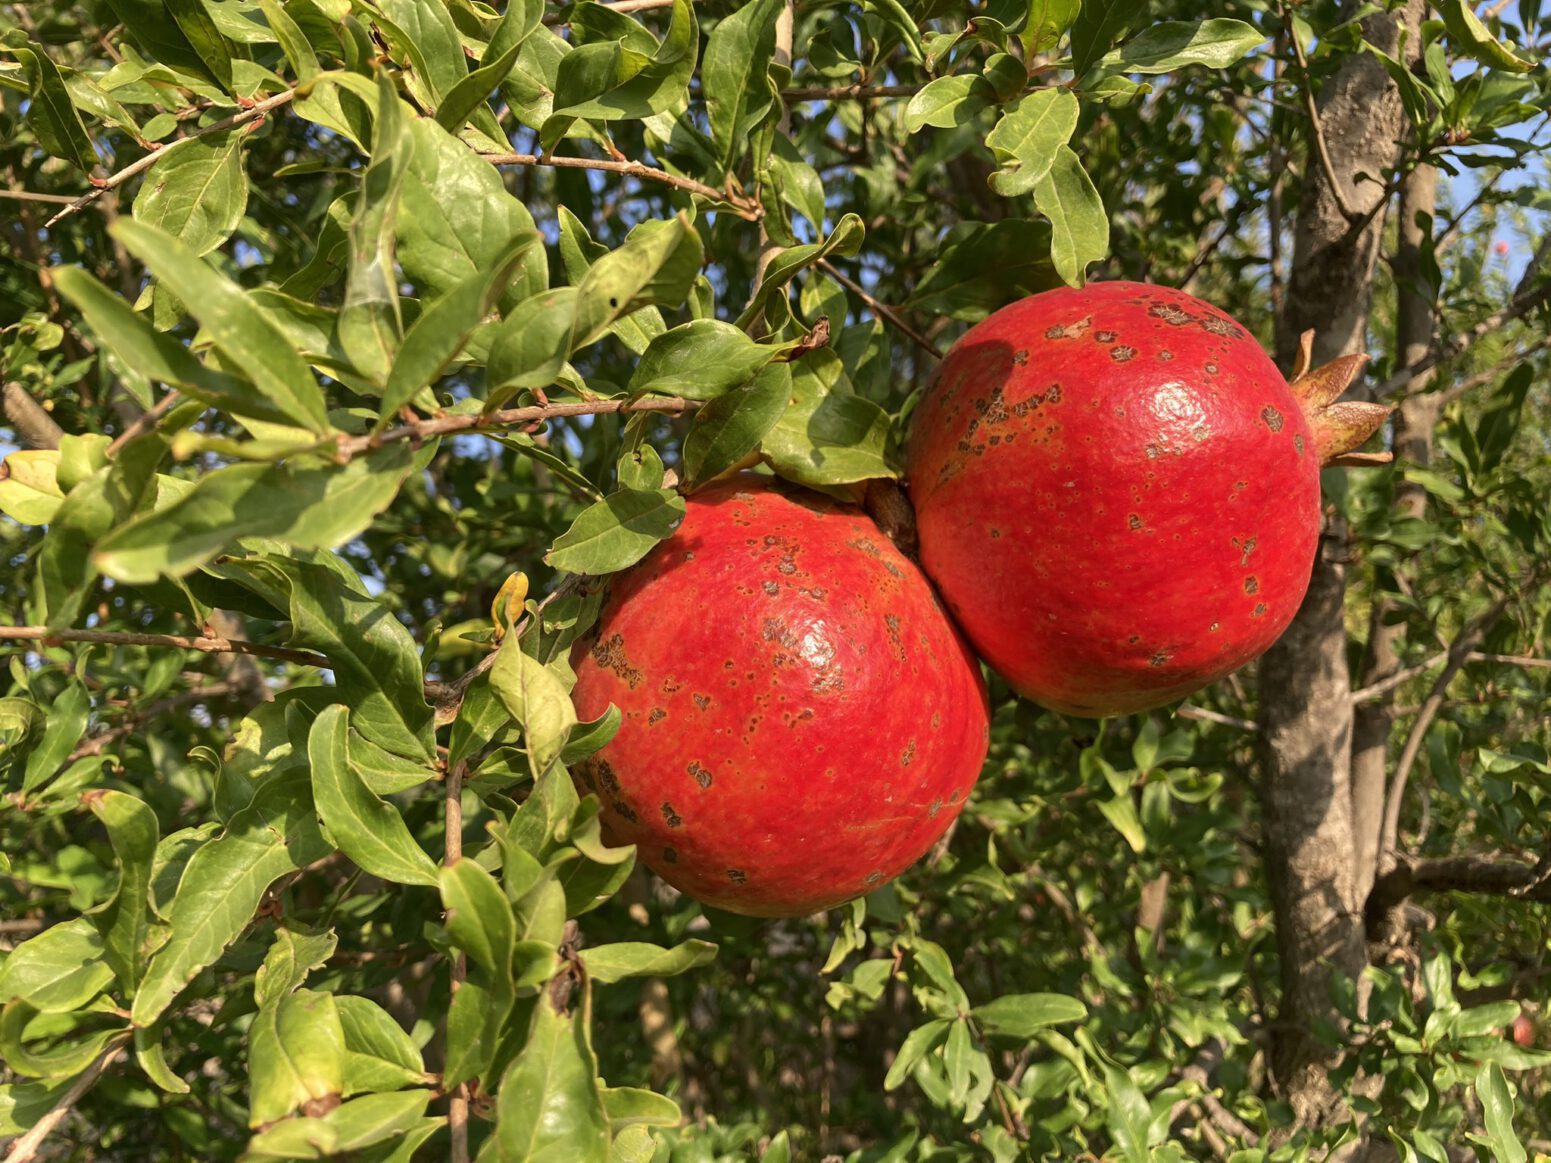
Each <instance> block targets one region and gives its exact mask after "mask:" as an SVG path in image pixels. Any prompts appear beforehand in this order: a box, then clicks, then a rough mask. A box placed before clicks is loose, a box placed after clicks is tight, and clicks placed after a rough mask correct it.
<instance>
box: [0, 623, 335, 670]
mask: <svg viewBox="0 0 1551 1163" xmlns="http://www.w3.org/2000/svg"><path fill="white" fill-rule="evenodd" d="M0 641H12V642H43V643H46V644H49V645H52V644H55V643H59V642H97V643H101V644H104V645H107V646H168V647H174V648H177V649H180V650H199V651H203V652H204V653H205V654H252V655H256V656H258V657H259V658H274V659H278V660H279V661H281V662H295V663H299V664H300V665H302V666H319V667H323V668H325V669H328V668H331V667H332V666H333V665H334V664H333V663H332V662H330V661H329V660H328V659H327V658H325V657H324V656H323V655H321V654H314V653H313V652H312V651H310V650H289V649H287V648H286V647H284V646H265V645H264V644H263V643H260V642H244V641H242V640H241V639H233V638H214V637H208V636H205V635H197V636H189V635H184V634H134V633H127V632H124V631H120V630H51V629H50V628H49V627H47V626H0Z"/></svg>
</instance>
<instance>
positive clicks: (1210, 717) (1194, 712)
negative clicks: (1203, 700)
mask: <svg viewBox="0 0 1551 1163" xmlns="http://www.w3.org/2000/svg"><path fill="white" fill-rule="evenodd" d="M1174 713H1175V714H1176V715H1178V716H1179V717H1180V718H1181V719H1200V720H1201V721H1203V722H1206V723H1221V724H1222V725H1223V726H1224V727H1237V728H1238V729H1239V730H1240V731H1254V730H1255V723H1254V720H1253V719H1236V718H1234V717H1233V716H1232V715H1224V714H1223V713H1222V712H1221V711H1209V710H1207V709H1206V708H1205V707H1192V706H1188V705H1187V706H1183V707H1179V708H1177V709H1176V710H1175V711H1174Z"/></svg>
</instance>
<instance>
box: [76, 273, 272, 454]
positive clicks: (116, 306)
mask: <svg viewBox="0 0 1551 1163" xmlns="http://www.w3.org/2000/svg"><path fill="white" fill-rule="evenodd" d="M54 283H55V285H56V286H57V287H58V288H59V291H60V293H61V294H63V295H64V296H65V298H67V299H69V300H70V301H71V302H72V303H73V304H75V306H76V308H77V309H78V310H79V311H80V312H81V314H82V315H84V316H85V317H86V322H87V323H88V324H89V325H90V327H91V329H92V330H93V331H95V332H96V333H97V335H98V337H99V338H101V339H102V340H103V342H104V343H106V344H107V345H108V346H109V347H110V348H111V349H112V351H113V354H114V355H116V356H117V357H118V358H119V359H120V360H122V361H123V363H124V365H125V366H126V367H128V368H129V369H130V370H131V371H134V372H138V373H139V374H140V375H143V376H145V377H146V378H147V379H152V380H158V381H160V382H161V383H164V384H167V385H169V386H171V387H175V388H179V389H181V390H182V391H183V392H185V393H186V394H187V395H190V396H192V397H194V398H195V399H196V400H199V401H201V402H202V403H205V404H209V405H210V406H211V407H213V408H220V409H222V410H223V411H225V412H228V413H231V414H234V415H240V416H251V417H254V418H256V419H259V420H269V421H272V422H274V423H279V424H284V423H288V422H289V421H290V419H291V417H290V416H289V415H287V413H285V412H283V411H281V410H280V409H279V408H277V407H275V406H274V405H273V404H271V403H270V402H269V399H268V398H267V397H266V396H264V395H263V394H262V393H260V392H259V391H258V390H257V389H256V388H254V387H253V386H252V385H251V384H249V383H248V382H247V381H246V380H244V379H240V378H239V377H237V376H234V375H229V374H227V373H226V372H220V371H216V370H215V369H213V368H209V367H206V366H205V365H204V364H203V363H201V362H200V361H199V360H198V359H197V358H196V357H195V356H194V354H193V353H192V352H190V351H189V349H188V348H187V347H185V346H184V345H183V344H181V343H179V342H178V341H177V340H176V339H174V338H173V337H172V336H170V335H167V334H165V333H163V332H160V331H157V330H156V329H155V328H154V327H152V326H151V323H150V321H149V320H148V319H146V318H145V316H143V315H141V314H139V313H138V312H137V311H135V309H134V308H133V307H131V306H130V305H129V304H128V303H127V302H125V301H124V300H123V299H121V298H119V296H118V295H115V294H114V293H113V292H112V291H110V290H108V288H107V287H105V286H103V285H102V284H101V283H100V282H98V281H97V279H96V278H94V277H93V276H92V275H91V274H89V273H88V272H87V271H85V270H83V269H82V268H81V267H55V268H54Z"/></svg>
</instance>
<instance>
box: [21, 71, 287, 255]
mask: <svg viewBox="0 0 1551 1163" xmlns="http://www.w3.org/2000/svg"><path fill="white" fill-rule="evenodd" d="M295 97H296V90H295V89H286V90H283V91H282V92H279V93H276V94H275V95H274V96H272V97H265V98H264V99H263V100H262V101H258V102H255V103H254V104H252V105H250V106H249V107H248V108H246V109H244V110H242V112H240V113H234V114H232V116H230V117H227V118H224V119H222V120H220V121H217V122H215V123H214V124H212V125H207V126H205V127H204V128H203V129H196V130H194V132H192V133H189V134H186V135H184V136H183V137H180V138H178V139H177V140H176V141H169V142H165V143H163V144H162V145H159V146H157V147H156V148H155V149H153V150H152V151H151V152H150V153H148V154H146V155H145V156H144V157H143V158H140V159H138V160H136V161H133V162H130V163H129V165H127V166H125V167H124V168H123V169H121V170H119V171H117V172H116V173H113V174H110V175H109V176H108V177H106V178H104V179H102V181H101V182H100V183H99V184H97V185H96V188H95V189H93V190H92V191H90V192H89V193H86V194H82V195H81V196H80V197H79V198H76V199H75V200H74V201H72V202H71V203H70V204H69V205H68V206H66V207H65V208H64V209H63V210H61V211H60V212H59V213H58V214H55V215H54V217H52V218H50V219H49V220H48V221H47V222H45V223H44V224H43V228H44V229H45V230H47V229H49V228H50V227H52V226H54V225H56V224H58V223H60V222H63V221H64V220H65V219H66V218H69V217H70V216H71V215H72V214H75V213H78V212H79V211H81V210H84V209H86V207H88V206H90V205H91V204H92V203H93V202H95V201H96V200H97V199H98V198H101V197H102V196H103V195H104V194H106V193H107V192H108V191H109V190H116V189H117V188H118V187H119V186H122V185H123V184H124V183H125V182H127V181H129V179H130V178H132V177H134V176H135V175H136V174H138V173H142V172H143V171H145V170H148V169H150V168H151V167H152V166H153V165H155V164H156V159H157V158H159V157H161V156H162V154H164V153H166V152H167V151H168V150H169V149H171V148H172V147H173V146H175V145H178V144H179V143H181V142H185V141H192V140H193V139H194V138H196V137H209V136H210V135H211V134H213V133H224V132H226V131H227V130H228V129H234V128H236V127H237V126H239V125H246V124H247V123H248V122H250V121H257V120H259V119H260V118H262V117H265V116H267V115H268V114H269V113H270V112H272V111H273V110H275V109H278V108H280V106H282V105H285V104H287V103H289V102H290V101H292V100H294V99H295Z"/></svg>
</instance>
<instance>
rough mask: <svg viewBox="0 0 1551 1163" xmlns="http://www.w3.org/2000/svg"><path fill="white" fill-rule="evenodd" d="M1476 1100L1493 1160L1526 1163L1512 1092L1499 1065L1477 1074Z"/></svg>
mask: <svg viewBox="0 0 1551 1163" xmlns="http://www.w3.org/2000/svg"><path fill="white" fill-rule="evenodd" d="M1476 1098H1477V1099H1478V1100H1479V1101H1480V1103H1481V1114H1482V1116H1483V1119H1484V1120H1485V1122H1486V1141H1487V1144H1488V1145H1489V1146H1490V1147H1491V1148H1492V1158H1493V1159H1494V1160H1495V1161H1496V1163H1524V1161H1525V1159H1526V1158H1527V1157H1528V1156H1527V1155H1526V1153H1525V1151H1524V1145H1523V1144H1522V1143H1520V1142H1519V1136H1518V1135H1517V1134H1515V1133H1514V1130H1513V1097H1512V1096H1511V1095H1510V1094H1509V1093H1508V1080H1507V1079H1506V1078H1505V1077H1504V1076H1503V1068H1502V1067H1501V1066H1499V1065H1497V1063H1495V1062H1489V1063H1487V1064H1486V1065H1484V1066H1482V1067H1481V1070H1480V1072H1479V1073H1478V1074H1477V1075H1476Z"/></svg>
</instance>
